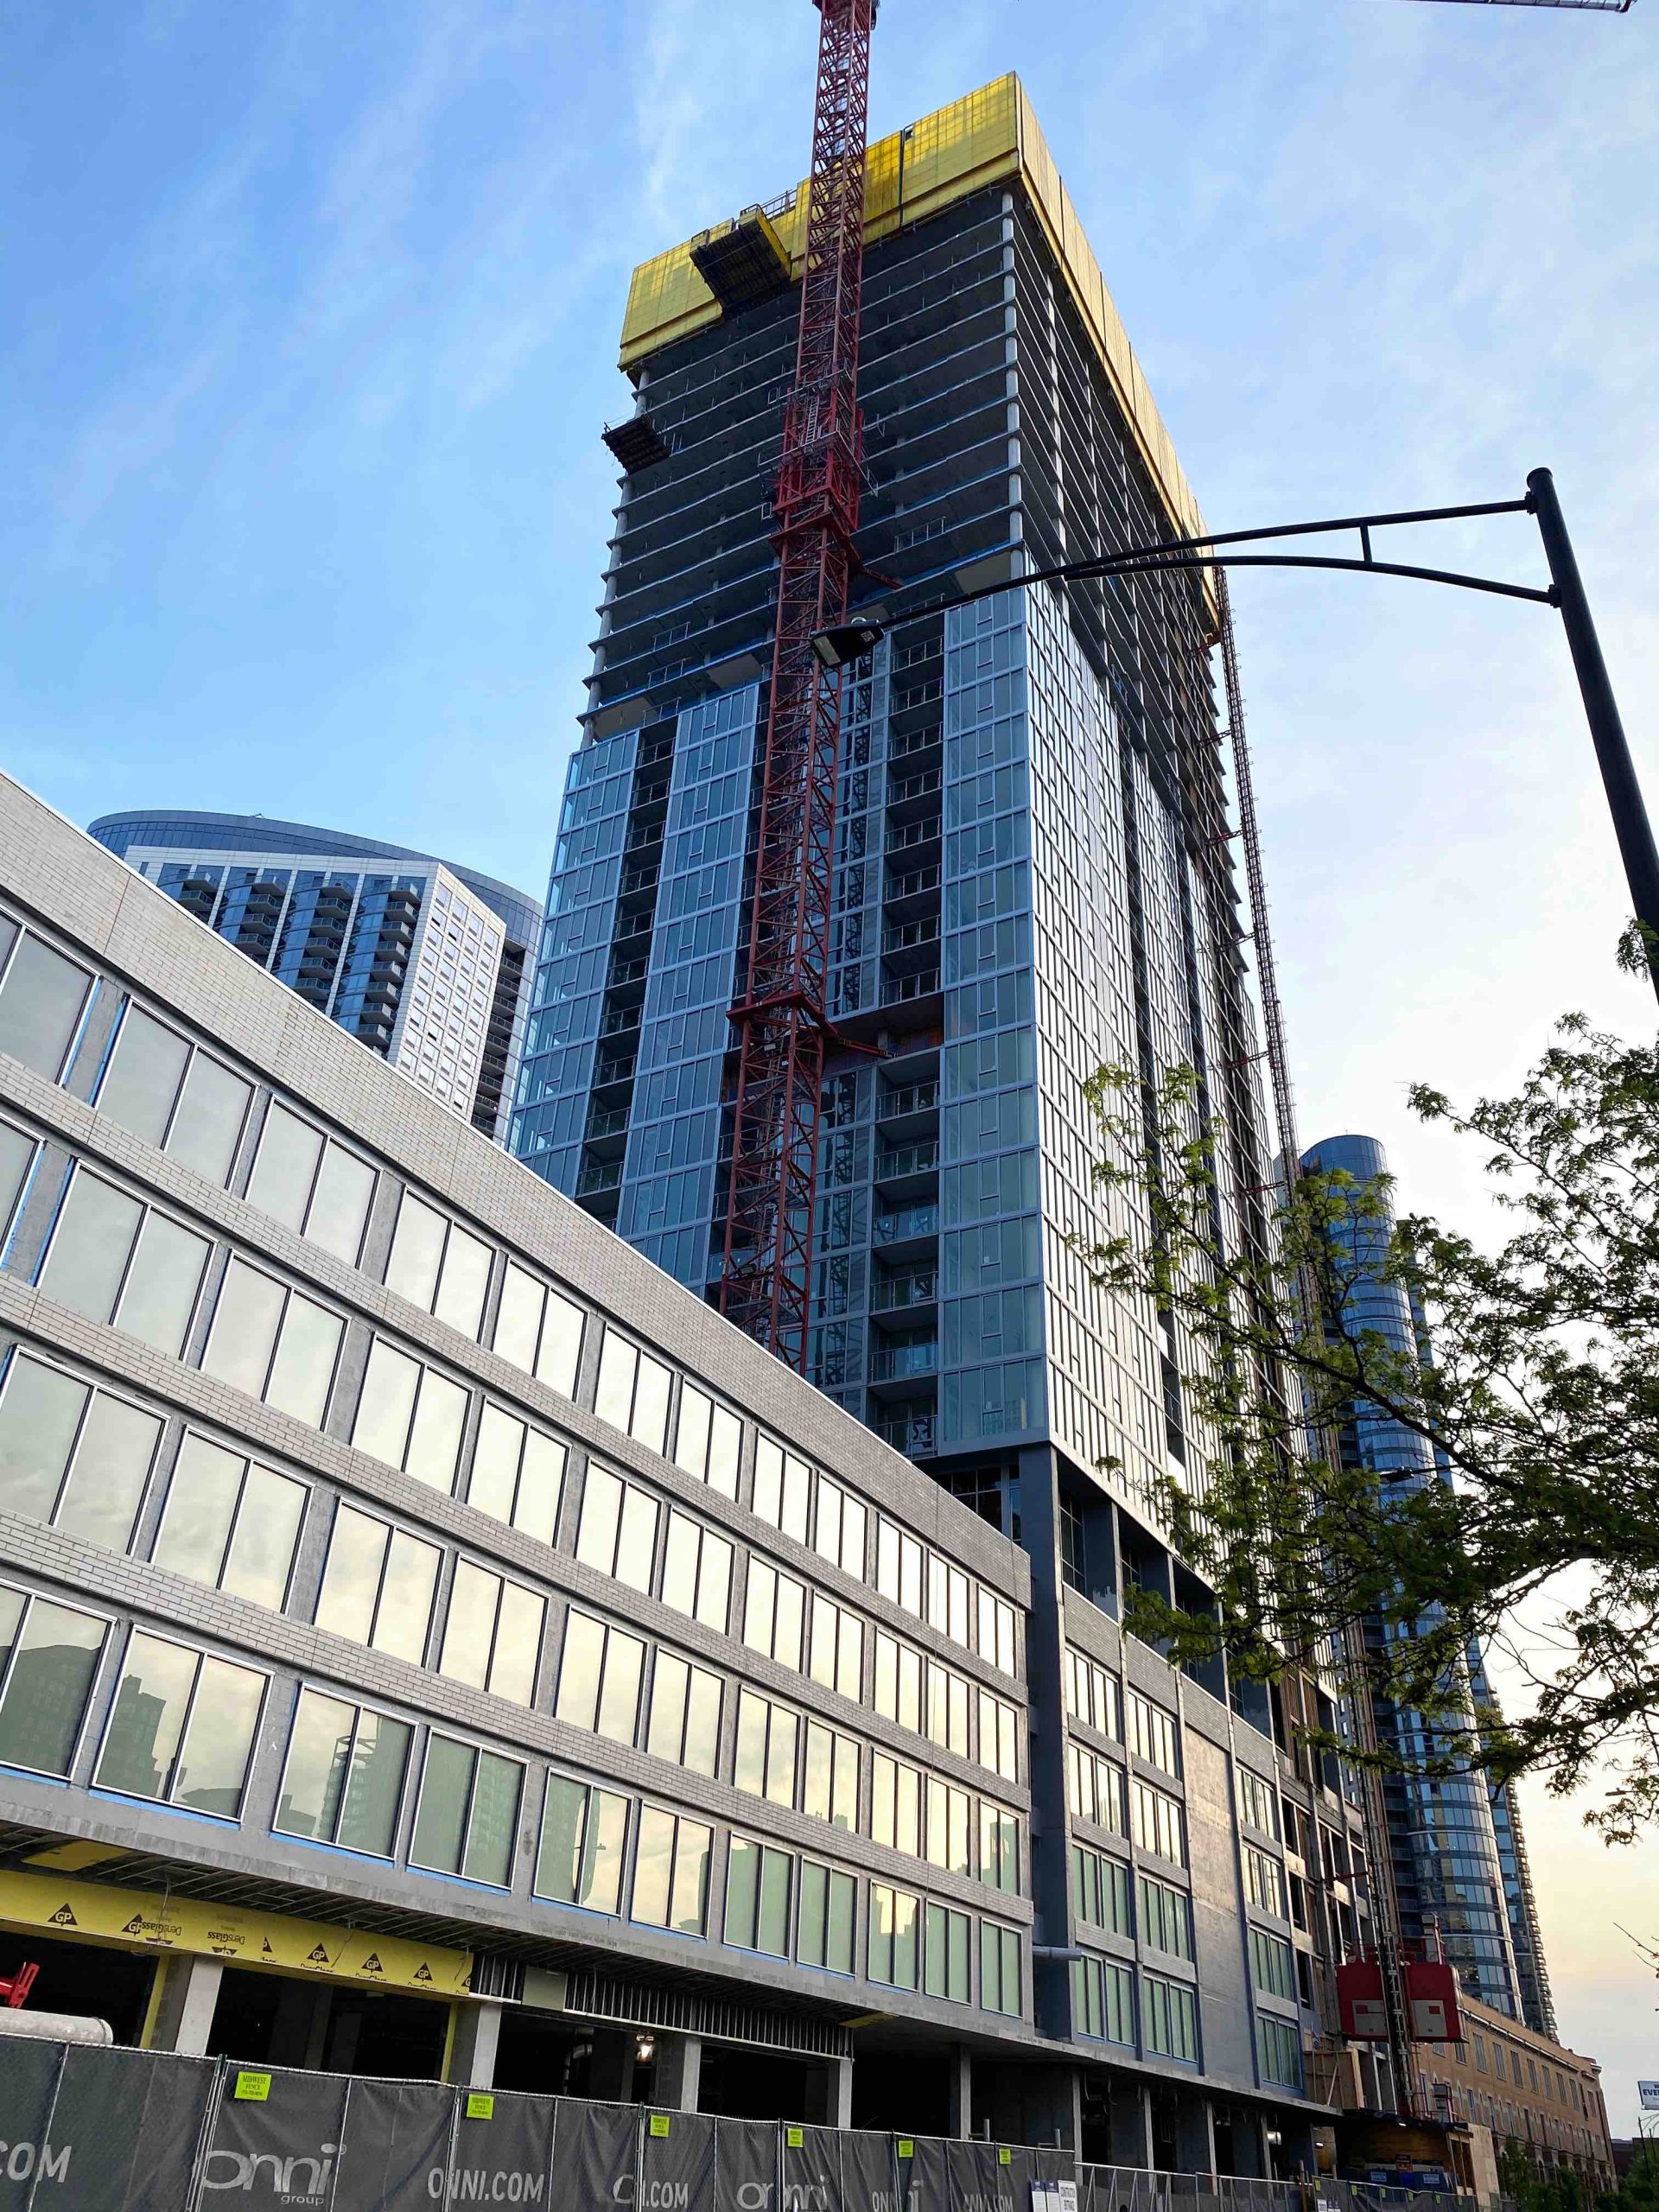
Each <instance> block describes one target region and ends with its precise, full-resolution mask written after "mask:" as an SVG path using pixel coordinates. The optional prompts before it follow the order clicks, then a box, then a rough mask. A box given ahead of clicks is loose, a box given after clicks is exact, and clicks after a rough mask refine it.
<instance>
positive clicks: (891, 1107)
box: [875, 1083, 939, 1122]
mask: <svg viewBox="0 0 1659 2212" xmlns="http://www.w3.org/2000/svg"><path fill="white" fill-rule="evenodd" d="M938 1103H939V1086H938V1084H937V1083H907V1084H906V1085H905V1087H904V1089H903V1090H889V1091H886V1092H884V1093H879V1094H878V1095H877V1097H876V1102H875V1118H876V1120H877V1121H878V1122H894V1121H897V1120H898V1118H899V1116H900V1115H901V1114H931V1112H932V1111H933V1109H934V1108H935V1107H936V1106H938Z"/></svg>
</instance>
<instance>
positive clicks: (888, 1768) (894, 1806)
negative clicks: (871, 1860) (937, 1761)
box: [870, 1751, 922, 1859]
mask: <svg viewBox="0 0 1659 2212" xmlns="http://www.w3.org/2000/svg"><path fill="white" fill-rule="evenodd" d="M870 1835H871V1839H872V1840H873V1841H874V1842H876V1843H885V1844H886V1845H887V1847H888V1848H889V1849H890V1850H893V1851H902V1852H905V1853H907V1854H908V1856H909V1857H911V1858H912V1859H919V1858H920V1857H921V1855H922V1777H921V1775H920V1773H919V1772H918V1770H917V1769H916V1768H915V1767H913V1766H906V1764H905V1762H904V1761H903V1760H902V1759H895V1758H889V1757H888V1755H887V1752H886V1751H872V1752H871V1754H870Z"/></svg>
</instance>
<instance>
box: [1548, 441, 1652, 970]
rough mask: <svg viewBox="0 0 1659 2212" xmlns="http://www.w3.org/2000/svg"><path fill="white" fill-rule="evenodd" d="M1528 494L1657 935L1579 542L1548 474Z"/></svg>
mask: <svg viewBox="0 0 1659 2212" xmlns="http://www.w3.org/2000/svg"><path fill="white" fill-rule="evenodd" d="M1527 493H1528V505H1529V506H1530V507H1531V509H1532V512H1533V513H1534V514H1535V516H1536V517H1537V518H1538V531H1539V535H1540V536H1541V537H1542V539H1543V541H1544V557H1545V559H1546V560H1547V561H1548V563H1549V575H1550V581H1551V582H1552V583H1553V584H1554V587H1555V595H1556V601H1557V604H1558V605H1559V606H1560V610H1561V620H1562V621H1563V622H1564V623H1565V624H1566V626H1567V646H1568V649H1569V651H1570V652H1571V653H1572V655H1573V668H1574V669H1575V670H1576V671H1577V673H1578V678H1579V690H1580V691H1581V692H1582V693H1583V695H1584V711H1585V715H1586V719H1587V720H1588V721H1589V724H1590V734H1591V737H1592V739H1593V740H1594V741H1595V747H1596V758H1597V760H1599V762H1600V764H1601V780H1602V783H1603V785H1604V786H1605V789H1606V792H1607V804H1608V808H1609V810H1611V814H1612V817H1613V829H1614V831H1615V833H1616V835H1617V836H1618V849H1619V852H1620V854H1621V855H1623V857H1624V874H1625V878H1626V880H1628V882H1629V884H1630V899H1631V902H1632V904H1633V906H1634V907H1635V910H1636V918H1637V920H1638V921H1640V922H1645V923H1646V925H1647V926H1648V927H1649V929H1650V930H1652V931H1655V932H1656V933H1659V849H1656V848H1655V845H1654V842H1653V827H1652V824H1651V823H1649V820H1648V810H1647V807H1646V805H1645V804H1643V798H1642V786H1641V785H1640V784H1639V783H1638V782H1637V777H1636V763H1635V762H1634V761H1633V760H1631V758H1630V746H1629V745H1628V743H1627V742H1626V741H1625V737H1624V723H1623V722H1622V721H1620V720H1619V715H1618V701H1617V700H1616V699H1615V698H1614V697H1613V687H1612V684H1611V681H1610V680H1609V677H1608V675H1607V664H1606V662H1605V660H1603V658H1602V657H1601V645H1600V641H1599V639H1598V638H1597V636H1596V626H1595V624H1594V623H1593V622H1592V620H1591V619H1590V602H1589V601H1588V600H1587V599H1586V597H1585V595H1584V584H1583V582H1582V581H1581V579H1580V575H1579V564H1578V563H1577V561H1576V560H1575V559H1574V558H1573V541H1572V539H1571V538H1570V537H1568V536H1567V524H1566V523H1565V522H1564V521H1563V520H1562V518H1561V503H1560V500H1559V499H1557V498H1556V496H1555V480H1554V477H1553V476H1552V475H1551V474H1550V473H1549V471H1548V469H1547V468H1535V469H1534V470H1533V471H1532V472H1531V474H1529V476H1528V478H1527ZM1648 965H1649V969H1650V970H1651V971H1652V975H1653V985H1654V988H1655V990H1656V991H1659V944H1649V948H1648Z"/></svg>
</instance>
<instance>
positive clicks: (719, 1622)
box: [663, 1509, 732, 1636]
mask: <svg viewBox="0 0 1659 2212" xmlns="http://www.w3.org/2000/svg"><path fill="white" fill-rule="evenodd" d="M663 1603H664V1605H672V1606H673V1608H674V1610H675V1611H676V1612H677V1613H689V1614H690V1616H691V1618H692V1619H693V1620H697V1621H701V1622H702V1624H703V1626H704V1627H705V1628H712V1629H715V1630H717V1631H718V1632H719V1634H720V1635H721V1636H724V1635H725V1634H726V1632H727V1630H728V1627H729V1625H730V1623H731V1603H732V1548H731V1546H730V1545H729V1544H728V1542H727V1541H726V1539H725V1538H724V1537H723V1536H717V1535H715V1532H714V1530H713V1529H705V1528H704V1527H703V1525H702V1522H700V1521H694V1520H693V1519H692V1518H691V1516H690V1514H689V1513H681V1512H680V1511H678V1510H677V1509H674V1510H671V1511H670V1513H669V1516H668V1543H667V1547H666V1548H665V1550H664V1554H663Z"/></svg>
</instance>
